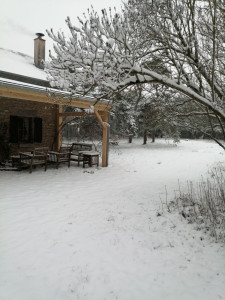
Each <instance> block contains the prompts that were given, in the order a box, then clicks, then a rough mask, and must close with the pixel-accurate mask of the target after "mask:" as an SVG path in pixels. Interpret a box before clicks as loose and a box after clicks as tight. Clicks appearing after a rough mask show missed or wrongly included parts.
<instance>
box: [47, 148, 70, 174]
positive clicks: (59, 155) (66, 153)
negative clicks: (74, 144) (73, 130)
mask: <svg viewBox="0 0 225 300" xmlns="http://www.w3.org/2000/svg"><path fill="white" fill-rule="evenodd" d="M70 159H71V147H70V146H62V147H61V148H60V150H59V151H58V152H56V151H49V152H48V162H49V163H53V164H56V169H58V167H59V164H60V163H65V162H67V163H68V168H69V167H70Z"/></svg>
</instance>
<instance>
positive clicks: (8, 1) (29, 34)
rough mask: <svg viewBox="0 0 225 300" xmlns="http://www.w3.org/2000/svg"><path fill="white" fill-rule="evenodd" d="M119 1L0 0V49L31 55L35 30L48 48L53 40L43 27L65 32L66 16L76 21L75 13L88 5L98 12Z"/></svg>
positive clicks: (80, 14)
mask: <svg viewBox="0 0 225 300" xmlns="http://www.w3.org/2000/svg"><path fill="white" fill-rule="evenodd" d="M121 3H122V0H0V48H5V49H12V50H14V51H19V52H23V53H25V54H29V55H31V56H33V39H34V38H35V37H36V36H35V33H36V32H42V33H44V34H45V39H46V43H47V44H46V50H47V51H48V50H49V49H50V48H51V47H52V41H51V39H49V38H48V36H47V34H46V29H51V28H53V29H54V31H58V30H63V31H64V32H66V31H67V26H66V23H65V19H66V17H67V16H70V18H71V20H72V21H73V22H77V16H80V17H82V14H83V13H84V12H86V11H87V9H88V8H90V7H91V5H93V7H94V9H95V10H97V11H100V10H101V9H102V8H108V7H112V8H113V7H116V8H117V10H120V6H121ZM47 51H46V55H47V54H48V52H47ZM0 59H1V58H0Z"/></svg>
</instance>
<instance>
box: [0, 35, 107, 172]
mask: <svg viewBox="0 0 225 300" xmlns="http://www.w3.org/2000/svg"><path fill="white" fill-rule="evenodd" d="M37 35H38V37H37V38H36V39H35V40H34V61H33V59H32V58H31V57H28V56H27V55H24V54H22V53H18V52H14V51H10V50H5V49H1V48H0V52H2V54H3V55H2V57H7V59H11V61H12V60H13V61H14V62H15V63H14V64H13V66H14V69H13V68H12V69H13V72H12V71H11V69H10V65H12V64H10V63H8V65H6V66H4V65H3V66H2V65H1V64H2V63H0V162H1V161H3V160H4V159H6V158H8V157H9V156H10V155H15V154H18V153H19V152H23V151H30V150H32V149H33V148H34V146H35V147H42V146H44V147H48V148H49V149H53V150H57V149H59V148H60V146H61V143H62V135H61V131H60V126H61V125H62V122H63V120H65V118H66V117H67V116H72V115H73V116H81V115H82V113H69V114H66V113H63V106H64V105H68V100H66V99H65V97H60V93H61V92H60V91H58V92H57V102H54V99H53V97H51V96H49V92H48V91H49V89H50V87H49V83H48V81H46V80H45V79H44V78H45V72H44V71H43V65H42V60H43V59H45V40H43V39H42V36H43V35H42V34H37ZM17 65H18V67H19V68H18V69H17V70H15V66H17ZM8 66H9V67H8ZM23 70H24V71H23ZM61 94H62V93H61ZM93 103H94V99H93V100H92V99H91V98H84V97H79V98H76V99H75V98H73V99H72V100H70V102H69V105H70V106H73V107H77V108H83V109H90V107H91V106H92V105H93ZM110 108H111V107H110V105H109V102H107V101H105V102H102V103H97V104H96V105H95V106H94V112H93V114H92V115H95V116H96V117H97V119H98V121H99V122H100V123H101V125H102V129H103V143H102V166H107V160H108V158H107V156H108V143H107V140H108V128H107V126H106V125H105V123H104V122H107V121H108V110H109V109H110Z"/></svg>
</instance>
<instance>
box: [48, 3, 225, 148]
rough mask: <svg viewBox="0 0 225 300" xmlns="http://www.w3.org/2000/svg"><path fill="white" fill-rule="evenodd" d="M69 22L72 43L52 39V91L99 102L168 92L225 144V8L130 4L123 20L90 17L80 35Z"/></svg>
mask: <svg viewBox="0 0 225 300" xmlns="http://www.w3.org/2000/svg"><path fill="white" fill-rule="evenodd" d="M66 22H67V25H68V27H69V29H70V32H71V37H70V38H69V39H66V37H65V35H64V34H63V33H60V32H59V33H58V34H55V33H54V32H53V30H51V31H48V34H49V36H50V37H51V38H52V39H53V40H54V41H55V42H56V44H55V48H54V49H55V55H51V56H50V58H51V60H50V62H49V63H47V64H46V70H47V72H48V74H49V79H50V81H51V84H52V86H58V87H60V88H61V89H65V90H67V91H69V92H71V93H72V94H73V93H78V92H79V93H82V94H90V93H91V94H92V95H93V96H95V97H96V100H98V99H101V98H102V97H113V96H114V95H116V94H117V93H118V92H120V91H122V90H124V89H126V88H127V87H130V86H133V85H140V84H141V85H144V86H148V85H151V84H153V83H154V84H155V83H156V84H158V85H164V86H166V87H168V88H170V89H173V90H176V91H177V92H179V93H181V94H183V95H185V96H186V98H187V99H189V101H192V102H193V105H192V108H194V111H193V110H191V111H190V112H189V113H191V114H192V116H194V115H202V116H207V118H208V121H209V123H211V126H212V128H214V127H216V128H219V129H220V132H221V134H222V135H223V140H224V141H225V133H224V132H225V71H224V70H225V32H224V28H225V1H224V0H222V1H217V0H204V1H203V0H183V1H181V0H160V1H154V0H129V1H128V2H127V3H125V4H124V7H123V10H122V13H120V14H119V13H117V12H116V10H114V11H113V10H111V9H110V10H109V11H108V12H107V11H106V10H102V15H101V17H100V16H99V15H98V14H97V13H96V12H95V11H94V10H93V9H91V10H90V11H89V12H88V15H87V16H86V17H85V18H84V20H81V19H80V20H79V22H80V26H79V27H76V26H74V25H73V24H72V22H71V20H70V18H69V17H68V18H67V19H66ZM167 101H168V102H170V101H172V99H170V98H168V99H167ZM187 113H188V112H187ZM216 141H217V142H218V143H219V144H220V146H222V147H223V148H224V142H220V141H219V140H216Z"/></svg>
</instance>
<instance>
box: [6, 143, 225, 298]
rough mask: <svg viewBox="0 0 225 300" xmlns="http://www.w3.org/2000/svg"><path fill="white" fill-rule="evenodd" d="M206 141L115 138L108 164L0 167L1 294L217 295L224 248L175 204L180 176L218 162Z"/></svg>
mask: <svg viewBox="0 0 225 300" xmlns="http://www.w3.org/2000/svg"><path fill="white" fill-rule="evenodd" d="M224 158H225V155H224V153H223V150H222V149H220V147H219V146H217V145H216V144H215V143H213V142H209V141H191V140H190V141H182V142H181V143H180V144H178V146H174V145H173V144H172V143H167V142H165V141H164V140H157V141H156V143H155V144H151V143H149V144H147V145H145V146H143V145H142V141H141V140H134V142H133V143H132V144H128V143H127V141H122V142H120V144H119V146H114V147H112V148H111V150H110V162H109V167H108V168H101V167H100V168H92V169H91V168H86V169H83V168H81V167H80V168H78V167H77V166H76V164H73V165H72V166H71V167H70V168H67V166H66V165H64V166H63V165H61V166H60V168H59V169H58V170H56V169H54V168H52V167H51V168H49V169H48V170H47V172H44V171H43V170H42V169H41V168H37V169H35V170H34V171H33V173H32V174H29V172H28V171H27V170H24V171H21V172H1V173H0V214H1V215H0V242H1V243H0V295H1V296H0V299H1V300H76V299H88V300H103V299H106V300H108V299H109V300H114V299H120V300H160V299H163V300H168V299H170V300H178V299H179V300H194V299H198V300H201V299H202V300H212V299H213V300H214V299H225V248H224V247H223V246H222V245H221V244H219V243H215V242H213V240H212V239H211V238H210V237H207V236H205V235H204V234H203V233H202V232H200V231H195V230H194V227H193V226H192V225H190V224H187V223H186V220H185V219H183V218H182V217H181V216H179V215H178V214H176V213H168V212H166V209H165V211H164V212H163V214H162V215H161V216H157V215H158V212H160V213H162V203H163V202H165V190H167V194H168V201H169V200H170V199H172V198H173V196H174V191H175V190H177V188H178V180H179V181H180V185H181V186H183V188H184V187H185V183H186V181H187V180H193V181H198V180H200V177H201V175H203V176H204V175H205V174H206V173H207V171H208V169H209V168H210V167H212V166H215V165H216V164H218V162H222V163H224Z"/></svg>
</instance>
